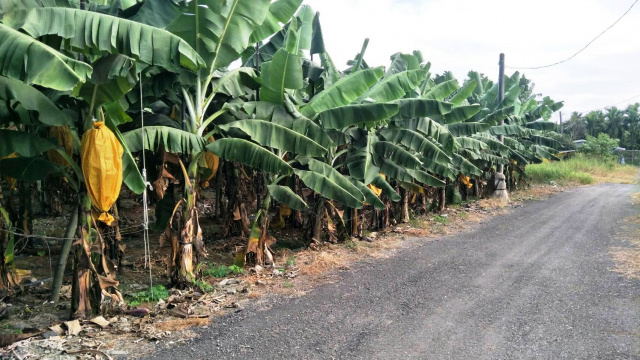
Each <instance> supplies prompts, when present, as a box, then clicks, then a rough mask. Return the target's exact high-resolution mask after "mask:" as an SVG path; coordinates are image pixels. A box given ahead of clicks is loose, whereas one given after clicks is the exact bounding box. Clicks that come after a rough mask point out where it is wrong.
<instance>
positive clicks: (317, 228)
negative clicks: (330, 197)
mask: <svg viewBox="0 0 640 360" xmlns="http://www.w3.org/2000/svg"><path fill="white" fill-rule="evenodd" d="M324 202H325V200H324V198H323V197H320V198H319V199H318V201H317V202H316V208H315V211H314V214H315V216H314V221H313V228H312V233H311V234H312V235H311V241H312V242H315V243H316V244H319V243H320V242H321V240H322V238H321V236H322V220H323V218H324V214H325V209H324Z"/></svg>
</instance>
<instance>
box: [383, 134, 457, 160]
mask: <svg viewBox="0 0 640 360" xmlns="http://www.w3.org/2000/svg"><path fill="white" fill-rule="evenodd" d="M380 135H382V136H383V137H384V138H385V139H387V140H388V141H390V142H393V143H397V144H402V145H404V146H406V147H408V148H409V149H411V150H413V151H415V152H417V153H420V154H422V155H423V156H424V157H425V158H428V159H431V160H432V161H435V162H437V163H439V164H448V163H449V162H450V161H451V158H450V157H449V156H447V154H446V153H445V152H444V151H442V149H440V147H438V145H436V144H435V143H434V142H433V141H431V140H430V139H429V138H426V137H424V136H422V135H421V134H420V133H418V132H417V131H411V130H407V129H394V128H389V129H385V130H382V131H380Z"/></svg>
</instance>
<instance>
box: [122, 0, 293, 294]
mask: <svg viewBox="0 0 640 360" xmlns="http://www.w3.org/2000/svg"><path fill="white" fill-rule="evenodd" d="M300 3H301V1H300V0H294V1H292V0H278V1H273V2H272V1H269V0H259V1H255V0H251V1H250V0H235V1H225V0H199V1H190V2H170V3H168V4H166V3H165V2H160V1H153V0H147V1H145V3H144V4H143V5H142V6H141V7H140V9H139V10H138V12H137V13H136V14H135V15H134V16H133V19H135V20H136V21H139V22H142V23H146V24H152V25H154V26H157V27H161V28H164V29H166V30H167V31H169V32H171V33H172V34H174V35H176V36H179V37H180V38H181V39H183V41H185V42H186V43H187V44H189V45H190V46H191V47H192V48H193V49H195V51H196V53H197V54H198V55H199V56H200V57H201V58H202V59H203V60H204V66H203V67H202V68H201V69H200V70H198V71H196V72H195V74H185V73H182V74H180V75H179V77H178V78H177V79H176V80H177V81H176V85H177V90H178V93H179V94H180V97H179V98H178V99H175V98H174V99H172V100H173V101H177V102H176V104H177V105H182V106H183V108H184V109H185V111H184V113H185V119H184V122H183V123H184V126H183V128H182V129H175V128H169V129H167V128H162V127H158V128H153V127H151V128H149V127H146V128H145V129H144V130H142V129H139V130H135V131H133V132H130V133H127V134H125V138H126V139H127V143H128V144H129V146H130V148H131V149H132V150H133V151H139V150H141V149H142V147H143V146H144V147H145V148H147V149H154V150H155V149H158V147H159V146H160V145H161V146H162V147H163V148H164V150H165V151H168V152H174V153H180V154H184V155H187V156H188V160H187V162H186V163H185V164H183V165H182V168H183V173H184V185H185V187H184V193H183V197H184V200H182V201H181V204H182V205H180V206H178V207H177V208H176V212H175V214H176V215H175V216H173V217H172V219H175V220H176V224H175V225H174V226H172V223H171V222H170V223H169V225H168V227H167V230H166V232H165V234H164V236H163V239H171V244H172V251H171V254H170V257H169V271H170V273H171V277H172V280H173V281H174V283H177V284H186V283H189V282H192V281H193V280H194V279H195V277H196V276H197V274H196V272H195V269H196V263H197V257H194V252H195V253H198V252H199V253H203V252H202V251H198V250H201V249H202V248H201V247H200V246H199V244H201V243H202V232H201V230H200V227H199V221H198V214H197V211H196V207H195V205H196V185H197V184H198V183H199V182H200V181H199V177H200V174H201V171H200V170H201V169H202V168H204V167H205V164H204V157H205V152H206V151H213V152H214V153H216V154H217V155H221V154H222V155H224V156H221V158H224V159H226V160H229V161H234V155H232V154H231V153H233V152H234V151H237V149H245V150H247V151H249V150H248V149H250V148H255V147H257V145H254V147H251V145H247V143H249V144H250V142H244V143H241V145H238V144H236V142H233V144H231V143H229V142H228V141H233V140H239V139H235V138H229V139H218V140H217V141H215V142H213V143H211V144H209V145H207V146H206V147H205V146H204V145H206V143H207V141H208V139H210V138H211V137H212V136H213V135H215V134H217V133H222V134H224V133H226V131H227V130H229V129H230V128H222V127H220V125H223V123H224V122H221V121H220V120H221V119H229V116H228V115H226V113H227V112H228V111H229V110H228V108H226V107H223V105H224V102H225V101H226V100H230V99H234V98H235V99H242V101H250V100H253V99H254V98H255V95H253V91H252V89H251V85H250V82H251V80H248V79H247V78H249V79H250V78H251V77H253V76H255V72H254V69H252V68H249V67H240V68H235V69H231V70H230V69H229V68H228V67H229V66H230V65H231V64H232V63H233V62H234V61H236V60H238V59H240V58H241V56H242V53H244V52H245V51H246V50H247V49H248V48H250V47H251V44H253V43H255V42H258V41H261V40H264V39H265V38H267V37H269V36H270V35H271V34H273V33H275V32H278V31H279V30H280V29H281V26H282V25H281V24H282V23H286V22H287V21H288V20H289V19H290V18H291V17H292V16H293V15H294V14H295V13H296V11H297V10H298V7H299V5H300ZM158 14H159V15H161V16H158ZM274 70H276V68H275V67H274ZM247 80H248V81H247ZM247 85H249V87H247ZM141 131H144V135H143V134H140V132H141ZM216 137H219V135H216ZM141 138H144V141H141V140H139V139H141ZM180 139H189V140H188V142H184V143H183V142H181V141H180ZM231 145H233V146H238V148H237V149H236V150H233V151H232V150H225V149H224V147H225V146H231ZM247 146H249V147H250V148H247ZM254 151H256V149H254ZM253 154H254V155H256V154H259V152H258V153H256V152H254V153H253ZM254 161H257V162H258V163H260V164H261V166H263V167H268V166H269V164H271V162H272V161H273V159H271V158H263V157H259V156H258V157H256V158H255V159H254ZM236 195H239V194H233V196H236ZM230 205H231V206H233V205H234V203H233V202H231V201H230ZM178 210H179V211H178ZM234 210H236V209H234V208H229V209H228V211H227V212H228V214H227V217H232V216H233V212H234ZM178 218H179V220H178ZM194 244H195V245H196V251H194V249H192V247H193V245H194Z"/></svg>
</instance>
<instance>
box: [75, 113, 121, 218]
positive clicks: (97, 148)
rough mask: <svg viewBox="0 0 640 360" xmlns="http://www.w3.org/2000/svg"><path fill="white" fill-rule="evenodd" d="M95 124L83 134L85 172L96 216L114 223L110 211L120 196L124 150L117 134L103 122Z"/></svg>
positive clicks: (82, 145) (83, 168)
mask: <svg viewBox="0 0 640 360" xmlns="http://www.w3.org/2000/svg"><path fill="white" fill-rule="evenodd" d="M93 126H94V128H93V129H91V130H89V131H87V132H85V133H84V135H83V136H82V143H81V147H80V156H81V158H82V174H83V175H84V181H85V183H86V186H87V192H88V193H89V197H90V198H91V203H92V204H93V206H94V207H95V208H96V209H98V212H99V214H98V216H97V219H98V220H100V221H102V222H103V223H105V224H107V225H111V223H112V222H113V216H111V215H110V214H109V213H107V211H109V209H111V206H113V204H114V203H115V202H116V199H118V195H120V187H121V186H122V154H123V151H124V150H123V149H122V145H121V144H120V142H118V139H116V136H115V135H114V134H113V132H111V130H109V128H107V127H106V126H105V125H104V123H103V122H96V123H94V124H93ZM94 217H95V214H94Z"/></svg>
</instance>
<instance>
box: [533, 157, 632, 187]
mask: <svg viewBox="0 0 640 360" xmlns="http://www.w3.org/2000/svg"><path fill="white" fill-rule="evenodd" d="M525 169H526V170H525V172H526V174H527V178H528V181H529V182H531V183H538V184H548V183H549V182H551V181H555V182H557V183H558V184H560V185H569V184H580V185H588V184H594V183H599V182H613V183H623V184H629V183H633V181H634V178H635V175H636V173H637V172H638V168H637V167H635V166H629V165H620V164H618V163H617V161H616V159H615V158H614V159H604V158H601V157H594V156H586V155H583V154H576V156H573V157H572V158H570V159H566V160H563V161H553V162H543V163H541V164H531V165H527V167H526V168H525Z"/></svg>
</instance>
